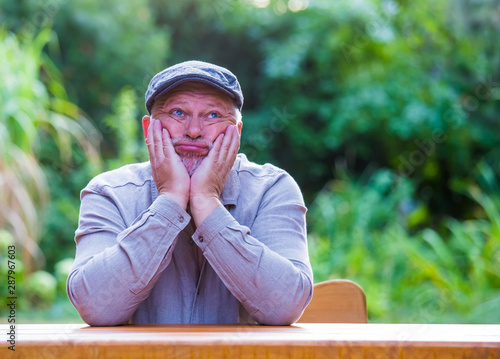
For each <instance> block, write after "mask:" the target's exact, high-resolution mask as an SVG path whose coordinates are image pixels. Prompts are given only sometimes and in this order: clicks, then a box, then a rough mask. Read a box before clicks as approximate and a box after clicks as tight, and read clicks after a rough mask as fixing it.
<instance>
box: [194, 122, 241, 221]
mask: <svg viewBox="0 0 500 359" xmlns="http://www.w3.org/2000/svg"><path fill="white" fill-rule="evenodd" d="M239 148H240V138H239V134H238V129H237V127H236V126H232V125H230V126H227V127H226V130H225V132H224V134H220V135H219V137H217V139H216V140H215V142H214V145H213V147H212V149H211V150H210V152H209V154H208V156H207V157H206V158H205V159H204V160H203V161H202V162H201V164H200V166H199V167H198V168H197V169H196V171H195V172H194V173H193V175H192V177H191V187H190V191H189V206H190V209H191V215H192V216H193V219H194V222H195V225H196V226H197V227H198V226H199V225H200V224H201V222H203V220H204V219H205V218H206V217H207V216H208V215H209V214H210V213H212V211H213V210H214V209H216V208H217V207H218V206H220V205H222V204H221V202H220V200H219V198H220V195H221V193H222V189H223V188H224V184H225V183H226V180H227V176H228V175H229V171H230V170H231V168H232V167H233V164H234V161H235V160H236V155H237V154H238V149H239Z"/></svg>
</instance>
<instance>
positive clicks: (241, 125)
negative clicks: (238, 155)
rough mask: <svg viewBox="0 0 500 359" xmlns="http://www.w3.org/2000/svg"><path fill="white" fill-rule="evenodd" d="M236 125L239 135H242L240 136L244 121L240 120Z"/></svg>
mask: <svg viewBox="0 0 500 359" xmlns="http://www.w3.org/2000/svg"><path fill="white" fill-rule="evenodd" d="M236 126H238V134H239V135H240V137H241V128H242V127H243V122H241V121H240V122H238V123H237V124H236Z"/></svg>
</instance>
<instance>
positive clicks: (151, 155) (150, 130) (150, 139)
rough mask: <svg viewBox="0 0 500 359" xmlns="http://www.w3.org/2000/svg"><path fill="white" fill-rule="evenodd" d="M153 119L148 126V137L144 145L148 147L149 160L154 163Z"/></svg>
mask: <svg viewBox="0 0 500 359" xmlns="http://www.w3.org/2000/svg"><path fill="white" fill-rule="evenodd" d="M154 121H155V120H154V119H151V121H150V122H149V126H148V136H147V137H146V144H147V146H148V152H149V159H150V160H153V161H154V155H155V148H154V139H153V123H154Z"/></svg>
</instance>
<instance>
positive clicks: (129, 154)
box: [104, 87, 148, 169]
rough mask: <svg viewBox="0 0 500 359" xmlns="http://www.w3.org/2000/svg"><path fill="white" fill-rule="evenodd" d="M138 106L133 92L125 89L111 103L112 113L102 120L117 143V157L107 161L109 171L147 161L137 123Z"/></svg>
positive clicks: (140, 131) (142, 138) (146, 152)
mask: <svg viewBox="0 0 500 359" xmlns="http://www.w3.org/2000/svg"><path fill="white" fill-rule="evenodd" d="M138 113H139V111H138V104H137V98H136V94H135V92H134V90H133V89H132V88H130V87H125V88H123V89H122V91H121V92H120V93H119V94H118V96H117V98H116V100H115V101H114V102H113V113H111V114H110V115H108V116H106V117H105V118H104V124H105V125H106V126H107V129H108V130H109V135H112V136H113V135H114V137H115V142H116V143H117V152H118V153H117V157H116V158H114V159H111V160H109V161H108V163H107V166H108V168H109V169H114V168H118V167H120V166H123V165H126V164H130V163H135V162H143V161H147V160H148V151H147V148H146V146H145V144H144V135H143V132H142V127H140V125H139V124H140V122H139V121H138Z"/></svg>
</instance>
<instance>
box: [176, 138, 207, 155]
mask: <svg viewBox="0 0 500 359" xmlns="http://www.w3.org/2000/svg"><path fill="white" fill-rule="evenodd" d="M174 147H175V152H177V154H179V153H183V154H186V153H187V154H193V155H195V156H205V155H207V154H208V151H209V149H210V148H209V146H207V144H206V143H203V142H189V141H179V142H177V143H174Z"/></svg>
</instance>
